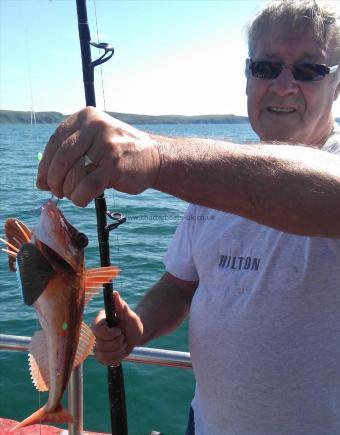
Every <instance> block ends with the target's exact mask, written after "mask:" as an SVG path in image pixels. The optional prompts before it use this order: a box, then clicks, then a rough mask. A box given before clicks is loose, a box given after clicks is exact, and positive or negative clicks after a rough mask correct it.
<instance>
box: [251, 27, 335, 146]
mask: <svg viewBox="0 0 340 435" xmlns="http://www.w3.org/2000/svg"><path fill="white" fill-rule="evenodd" d="M252 60H272V61H278V62H281V63H283V64H285V65H292V64H295V63H320V64H326V65H327V66H333V65H334V59H331V53H330V50H325V49H322V48H321V47H320V46H319V45H318V44H317V43H316V41H315V40H314V38H313V34H312V32H311V30H310V29H309V28H307V29H304V31H300V32H295V33H291V32H287V31H285V30H284V29H282V28H281V29H280V28H279V27H278V26H276V28H274V29H269V30H268V32H263V35H262V36H261V38H260V39H259V41H258V42H257V44H256V46H255V49H254V53H253V58H252ZM335 63H336V62H335ZM338 74H339V73H334V74H328V75H326V77H325V78H324V79H323V80H321V81H315V82H301V81H297V80H295V79H294V77H293V75H292V72H291V70H290V69H289V68H283V70H282V72H281V74H280V75H279V76H278V77H277V78H276V79H272V80H271V79H261V78H255V77H253V76H252V75H251V71H248V78H247V89H246V92H247V96H248V115H249V120H250V123H251V125H252V127H253V129H254V131H255V132H256V133H257V134H258V135H259V137H260V139H261V140H262V141H269V142H273V141H279V142H290V143H301V144H306V145H309V144H314V145H316V144H322V143H323V142H324V141H325V140H326V139H327V136H328V135H329V133H330V131H331V129H332V114H331V111H332V104H333V101H334V100H335V99H336V97H337V93H338V92H339V91H340V85H339V75H338Z"/></svg>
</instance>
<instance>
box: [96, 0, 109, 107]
mask: <svg viewBox="0 0 340 435" xmlns="http://www.w3.org/2000/svg"><path fill="white" fill-rule="evenodd" d="M93 8H94V16H95V20H96V31H97V43H98V44H99V31H98V19H97V7H96V0H93ZM98 53H99V55H100V54H101V52H100V50H99V49H98ZM100 77H101V85H102V98H103V104H104V111H105V112H106V111H107V110H106V99H105V90H104V77H103V67H102V65H100Z"/></svg>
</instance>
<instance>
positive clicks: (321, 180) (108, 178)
mask: <svg viewBox="0 0 340 435" xmlns="http://www.w3.org/2000/svg"><path fill="white" fill-rule="evenodd" d="M85 154H86V155H87V156H88V157H89V158H90V159H91V160H92V161H93V162H94V164H95V165H94V166H95V169H94V170H93V171H92V172H90V173H88V172H86V168H85V163H84V155H85ZM37 185H38V187H39V188H41V189H45V190H50V191H52V192H53V193H54V194H55V195H57V196H59V197H61V196H66V197H67V198H69V199H71V200H72V201H73V202H74V203H75V204H76V205H79V206H85V205H87V204H88V203H89V202H90V201H91V200H92V199H93V198H95V197H96V196H98V195H99V194H100V193H102V192H103V191H104V190H105V189H107V188H110V187H113V188H115V189H117V190H120V191H122V192H126V193H131V194H137V193H140V192H142V191H143V190H145V189H147V188H150V187H152V188H155V189H158V190H160V191H162V192H166V193H169V194H172V195H174V196H177V197H179V198H182V199H184V200H186V201H189V202H193V203H196V204H200V205H204V206H207V207H211V208H215V209H218V210H222V211H226V212H229V213H234V214H238V215H240V216H243V217H245V218H248V219H252V220H254V221H256V222H259V223H261V224H263V225H267V226H269V227H273V228H276V229H279V230H282V231H287V232H290V233H295V234H301V235H311V236H325V237H336V238H340V157H339V156H336V155H334V154H330V153H327V152H324V151H320V150H318V149H313V148H310V147H303V146H292V145H279V144H278V145H237V144H231V143H228V142H225V141H214V140H209V139H199V138H165V137H162V136H156V135H149V134H147V133H145V132H142V131H140V130H137V129H135V128H133V127H131V126H129V125H127V124H124V123H123V122H120V121H117V120H115V119H113V118H111V117H109V116H108V115H106V114H104V113H101V112H98V111H97V110H95V109H94V108H86V109H83V110H82V111H80V112H78V113H77V114H74V115H72V116H71V117H69V118H68V119H67V120H66V121H64V122H63V123H62V124H61V125H60V126H59V127H58V129H57V131H56V133H55V134H54V135H52V137H51V139H50V141H49V143H48V144H47V146H46V149H45V151H44V156H43V159H42V160H41V162H40V165H39V171H38V179H37Z"/></svg>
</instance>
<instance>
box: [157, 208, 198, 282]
mask: <svg viewBox="0 0 340 435" xmlns="http://www.w3.org/2000/svg"><path fill="white" fill-rule="evenodd" d="M194 208H195V206H194V205H189V207H188V208H187V211H186V213H185V214H184V216H183V218H182V221H181V222H180V224H179V225H178V227H177V229H176V232H175V234H174V236H173V238H172V240H171V242H170V245H169V247H168V251H167V253H166V254H165V257H164V264H165V268H166V270H167V272H169V273H171V274H172V275H174V276H176V277H177V278H179V279H183V280H185V281H198V274H197V270H196V267H195V264H194V260H193V257H192V246H191V243H192V232H193V230H194V228H193V227H194V222H193V220H192V219H190V215H193V214H194Z"/></svg>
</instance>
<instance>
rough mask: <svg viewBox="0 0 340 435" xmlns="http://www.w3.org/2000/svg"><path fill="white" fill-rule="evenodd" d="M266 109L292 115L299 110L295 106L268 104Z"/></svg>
mask: <svg viewBox="0 0 340 435" xmlns="http://www.w3.org/2000/svg"><path fill="white" fill-rule="evenodd" d="M266 110H267V111H268V112H270V113H274V114H277V115H291V114H292V113H295V112H296V111H297V110H296V109H295V108H294V107H283V106H268V107H267V108H266Z"/></svg>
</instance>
